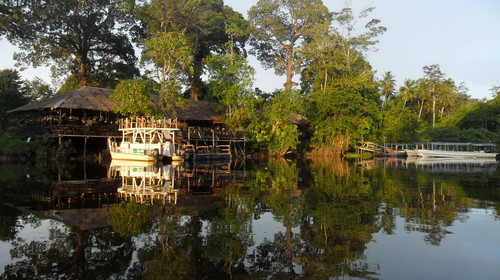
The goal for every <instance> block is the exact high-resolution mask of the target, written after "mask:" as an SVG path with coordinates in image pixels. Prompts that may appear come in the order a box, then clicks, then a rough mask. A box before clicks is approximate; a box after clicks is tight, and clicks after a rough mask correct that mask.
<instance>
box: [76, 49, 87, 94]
mask: <svg viewBox="0 0 500 280" xmlns="http://www.w3.org/2000/svg"><path fill="white" fill-rule="evenodd" d="M76 61H77V62H78V64H79V66H80V84H79V86H80V87H84V86H86V85H87V83H88V76H87V59H86V58H85V56H84V55H81V56H79V57H77V58H76Z"/></svg>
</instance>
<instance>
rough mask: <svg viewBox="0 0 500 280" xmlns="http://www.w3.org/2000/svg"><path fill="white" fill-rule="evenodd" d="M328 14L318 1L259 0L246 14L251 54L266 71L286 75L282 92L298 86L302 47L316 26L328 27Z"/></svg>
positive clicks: (315, 29)
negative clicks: (248, 24) (254, 54)
mask: <svg viewBox="0 0 500 280" xmlns="http://www.w3.org/2000/svg"><path fill="white" fill-rule="evenodd" d="M329 15H330V14H329V12H328V9H327V8H326V7H325V5H323V2H322V1H321V0H259V1H258V2H257V4H256V5H255V6H253V7H252V8H250V10H249V11H248V17H249V21H250V25H251V27H252V32H251V41H250V44H251V45H252V47H253V51H254V53H256V54H257V58H258V59H259V60H260V62H261V63H262V65H263V66H264V67H265V68H268V69H271V68H272V69H274V70H275V72H276V74H278V75H283V74H286V82H285V83H284V88H285V90H290V89H291V88H292V86H294V85H297V83H295V82H294V81H293V76H294V74H295V72H297V71H299V70H300V69H299V65H298V63H297V61H298V57H299V55H300V52H301V51H302V47H303V45H304V44H305V43H306V42H307V40H308V39H309V38H310V37H312V36H313V33H315V32H320V31H319V30H318V27H321V26H322V27H325V28H326V27H328V22H329Z"/></svg>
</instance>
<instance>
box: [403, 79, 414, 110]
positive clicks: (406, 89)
mask: <svg viewBox="0 0 500 280" xmlns="http://www.w3.org/2000/svg"><path fill="white" fill-rule="evenodd" d="M399 93H400V94H401V97H402V98H403V100H404V103H403V109H404V108H405V107H406V103H407V102H408V101H410V100H413V99H414V98H415V97H416V96H417V83H416V82H415V80H411V79H405V82H404V85H403V86H401V87H400V88H399Z"/></svg>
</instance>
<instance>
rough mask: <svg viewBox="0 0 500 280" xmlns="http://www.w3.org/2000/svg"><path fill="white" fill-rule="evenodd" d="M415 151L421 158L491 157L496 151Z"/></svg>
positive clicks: (494, 155) (493, 156)
mask: <svg viewBox="0 0 500 280" xmlns="http://www.w3.org/2000/svg"><path fill="white" fill-rule="evenodd" d="M417 153H418V155H419V156H420V157H422V158H492V159H494V158H495V157H496V155H497V154H496V153H486V152H462V151H440V150H427V149H420V150H417Z"/></svg>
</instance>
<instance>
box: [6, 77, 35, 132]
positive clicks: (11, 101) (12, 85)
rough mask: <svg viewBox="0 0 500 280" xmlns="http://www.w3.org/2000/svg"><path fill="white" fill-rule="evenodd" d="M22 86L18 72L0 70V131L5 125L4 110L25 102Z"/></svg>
mask: <svg viewBox="0 0 500 280" xmlns="http://www.w3.org/2000/svg"><path fill="white" fill-rule="evenodd" d="M27 101H28V99H27V98H26V97H25V96H24V87H23V82H22V81H21V77H20V76H19V72H17V71H16V70H11V69H4V70H1V71H0V132H1V131H3V129H4V128H5V126H6V125H7V113H6V111H8V110H10V109H14V108H16V107H19V106H22V105H24V104H26V103H27Z"/></svg>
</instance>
